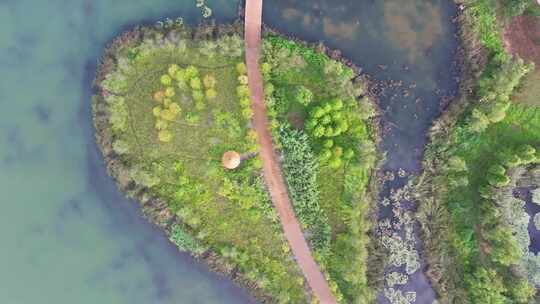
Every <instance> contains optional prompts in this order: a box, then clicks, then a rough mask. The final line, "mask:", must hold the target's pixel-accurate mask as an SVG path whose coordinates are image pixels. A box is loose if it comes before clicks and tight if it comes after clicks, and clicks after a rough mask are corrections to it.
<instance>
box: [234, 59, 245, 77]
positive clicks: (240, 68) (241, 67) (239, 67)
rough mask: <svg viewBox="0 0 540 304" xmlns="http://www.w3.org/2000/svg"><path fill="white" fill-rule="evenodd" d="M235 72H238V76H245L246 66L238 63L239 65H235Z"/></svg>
mask: <svg viewBox="0 0 540 304" xmlns="http://www.w3.org/2000/svg"><path fill="white" fill-rule="evenodd" d="M236 72H238V74H240V75H245V74H247V68H246V64H245V63H243V62H239V63H238V64H237V65H236Z"/></svg>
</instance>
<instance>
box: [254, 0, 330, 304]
mask: <svg viewBox="0 0 540 304" xmlns="http://www.w3.org/2000/svg"><path fill="white" fill-rule="evenodd" d="M261 26H262V0H246V9H245V41H246V65H247V70H248V79H249V83H248V85H249V88H250V92H251V99H252V109H253V112H254V115H253V126H254V129H255V131H256V132H257V135H258V141H259V145H260V156H261V159H262V161H263V172H264V178H265V181H266V184H267V186H268V189H269V192H270V196H271V198H272V202H273V204H274V206H275V208H276V210H277V211H278V214H279V217H280V220H281V224H282V226H283V232H284V235H285V238H286V239H287V241H288V242H289V245H290V247H291V249H292V252H293V254H294V256H295V258H296V261H297V263H298V265H299V266H300V269H301V270H302V272H303V274H304V276H305V278H306V280H307V282H308V284H309V286H310V288H311V290H312V291H313V293H314V294H315V296H316V297H317V298H318V299H319V301H320V302H321V303H323V304H333V303H336V300H335V298H334V296H333V294H332V292H331V291H330V288H329V286H328V283H327V282H326V279H325V277H324V275H323V274H322V272H321V271H320V269H319V266H318V265H317V263H315V260H314V259H313V256H312V255H311V251H310V249H309V247H308V244H307V242H306V240H305V238H304V235H303V233H302V229H301V228H300V223H299V222H298V220H297V219H296V216H295V214H294V210H293V208H292V204H291V201H290V199H289V194H288V190H287V186H286V184H285V180H284V179H283V175H282V171H281V166H280V164H279V162H278V159H277V156H276V154H275V151H274V146H273V142H272V135H271V133H270V123H269V120H268V116H267V114H266V105H265V103H264V91H263V79H262V75H261V71H260V69H259V55H260V51H261Z"/></svg>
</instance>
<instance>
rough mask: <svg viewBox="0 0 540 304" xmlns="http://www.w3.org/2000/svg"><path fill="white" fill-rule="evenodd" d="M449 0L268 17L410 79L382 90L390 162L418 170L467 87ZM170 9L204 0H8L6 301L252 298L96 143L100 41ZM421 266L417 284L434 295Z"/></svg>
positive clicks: (0, 279) (0, 124) (1, 283)
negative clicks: (129, 191) (134, 190)
mask: <svg viewBox="0 0 540 304" xmlns="http://www.w3.org/2000/svg"><path fill="white" fill-rule="evenodd" d="M207 2H208V4H209V6H210V7H212V8H213V10H214V17H216V18H217V19H218V21H222V22H226V21H229V20H232V19H234V18H235V17H236V4H237V3H236V1H232V0H214V1H207ZM449 2H450V1H442V0H439V1H436V0H431V1H426V0H385V1H374V0H356V1H350V0H349V1H343V0H326V1H323V0H316V1H305V0H303V1H299V0H298V1H283V0H280V1H270V0H267V1H266V2H265V8H264V17H265V21H266V22H267V23H268V24H270V25H271V26H273V27H275V28H277V29H279V30H281V31H284V32H285V33H289V34H294V35H295V36H297V37H299V38H302V39H305V40H310V41H318V40H324V41H325V42H326V43H327V44H328V45H329V46H330V47H332V48H336V49H341V50H343V54H344V55H345V56H346V57H348V58H350V59H352V60H353V61H354V62H355V63H357V64H358V65H360V66H362V67H363V68H364V70H365V71H366V72H367V73H368V74H370V75H372V76H374V78H375V79H377V80H380V81H388V80H390V79H392V80H395V81H403V83H402V87H396V88H387V89H385V90H384V96H383V97H382V98H381V101H380V102H381V107H382V108H383V110H384V115H383V121H384V126H385V127H386V129H387V131H388V132H387V134H386V136H385V137H384V141H383V146H384V148H385V149H386V150H388V162H387V163H386V168H387V169H389V170H397V169H398V168H400V167H401V168H404V169H406V170H408V171H417V170H418V169H419V159H420V151H421V150H422V147H423V145H424V143H425V140H424V134H425V131H426V128H427V127H428V126H429V125H430V123H431V121H432V119H433V118H434V117H435V116H436V115H438V113H439V102H440V101H441V96H443V95H451V94H452V91H454V90H455V83H454V81H453V79H452V77H453V76H452V68H451V54H452V52H453V51H454V49H455V44H456V42H455V40H454V38H453V31H454V30H455V29H454V26H453V25H452V24H451V22H450V17H451V15H452V14H453V13H454V7H453V6H452V5H451V4H450V3H449ZM169 16H170V17H176V16H183V17H185V18H186V17H187V21H190V22H192V23H193V22H196V21H197V20H198V19H199V18H200V17H199V16H200V12H199V10H198V9H197V8H196V7H195V0H152V1H150V0H131V1H127V0H115V1H105V0H71V1H68V0H63V1H62V0H51V1H38V0H0V67H1V68H0V104H1V105H2V111H0V172H1V173H0V190H2V193H3V198H4V199H3V200H2V206H3V210H2V213H1V215H0V237H1V239H2V241H3V243H2V249H1V250H0V269H1V271H0V303H9V304H30V303H58V304H62V303H78V304H84V303H92V304H95V303H103V304H108V303H111V304H122V303H130V304H136V303H141V304H148V303H251V302H253V301H252V299H250V298H249V297H248V296H247V294H246V292H245V291H243V290H241V289H239V288H237V287H235V286H234V285H232V283H231V282H229V281H228V280H226V279H224V278H222V277H220V276H218V275H215V274H212V273H209V272H208V271H207V270H206V269H205V268H204V267H203V266H200V265H198V264H197V263H195V261H193V260H192V259H191V258H190V257H189V256H187V255H184V254H180V253H178V252H177V250H176V249H175V248H174V247H173V246H172V245H170V244H169V243H168V241H167V240H166V239H165V238H164V236H163V235H162V233H161V232H159V231H157V230H156V229H155V228H153V227H152V226H151V225H149V224H147V223H146V221H145V220H144V219H143V218H142V217H141V215H140V212H139V210H138V208H137V207H136V204H135V203H134V202H131V201H128V200H126V199H124V198H123V196H122V195H121V194H120V193H119V192H118V191H117V190H116V187H115V185H114V184H113V182H112V180H111V179H110V178H109V177H108V176H107V174H106V172H105V169H104V167H103V164H102V159H101V155H100V154H99V152H98V151H97V148H96V146H95V144H94V140H93V134H92V128H91V121H90V104H89V98H90V95H91V90H90V83H91V80H92V78H93V76H94V73H95V67H96V61H97V58H98V57H99V56H100V53H101V51H102V50H103V48H104V46H105V45H106V43H107V42H108V41H110V40H111V39H112V38H113V37H115V36H116V35H117V34H118V33H120V32H121V31H123V30H125V29H128V28H129V27H131V26H132V25H135V24H139V23H141V22H154V21H155V20H158V19H162V18H164V17H169ZM407 87H411V88H410V89H408V91H409V92H408V93H407V91H405V88H407ZM407 94H409V96H405V95H407ZM392 187H394V186H392ZM417 276H418V278H415V277H413V281H412V283H411V284H412V285H410V286H405V289H406V290H416V291H417V292H418V293H419V294H418V297H417V303H430V302H429V301H428V300H427V299H429V298H430V297H432V293H431V290H430V289H429V288H428V287H426V286H425V279H424V278H423V276H422V275H421V273H420V272H418V273H417ZM415 284H416V285H415ZM421 292H423V294H424V295H425V296H422V295H421V294H420V293H421Z"/></svg>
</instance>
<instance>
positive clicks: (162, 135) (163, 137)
mask: <svg viewBox="0 0 540 304" xmlns="http://www.w3.org/2000/svg"><path fill="white" fill-rule="evenodd" d="M158 139H159V141H162V142H170V141H171V139H172V133H171V132H170V131H169V130H161V131H159V132H158Z"/></svg>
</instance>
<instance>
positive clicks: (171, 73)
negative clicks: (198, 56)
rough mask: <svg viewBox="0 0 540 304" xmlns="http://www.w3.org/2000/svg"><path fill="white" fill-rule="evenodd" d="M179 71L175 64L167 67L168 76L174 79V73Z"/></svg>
mask: <svg viewBox="0 0 540 304" xmlns="http://www.w3.org/2000/svg"><path fill="white" fill-rule="evenodd" d="M179 69H180V67H179V66H178V65H177V64H171V65H169V68H168V69H167V72H168V73H169V76H171V77H176V73H177V72H178V70H179Z"/></svg>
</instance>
